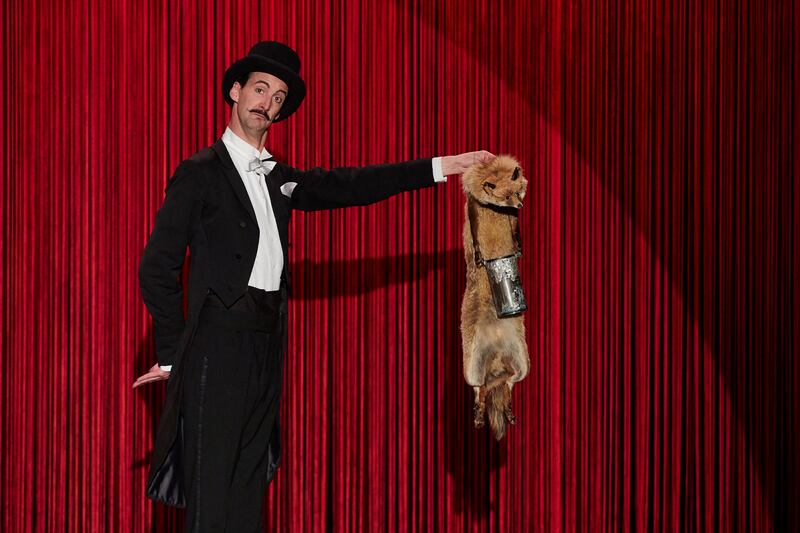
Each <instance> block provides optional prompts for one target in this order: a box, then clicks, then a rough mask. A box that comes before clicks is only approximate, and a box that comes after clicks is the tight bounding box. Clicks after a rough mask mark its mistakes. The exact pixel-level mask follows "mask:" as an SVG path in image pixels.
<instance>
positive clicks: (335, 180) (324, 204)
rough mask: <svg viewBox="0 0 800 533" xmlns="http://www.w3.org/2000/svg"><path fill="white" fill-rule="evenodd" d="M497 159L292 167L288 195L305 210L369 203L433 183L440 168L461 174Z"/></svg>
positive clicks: (474, 156)
mask: <svg viewBox="0 0 800 533" xmlns="http://www.w3.org/2000/svg"><path fill="white" fill-rule="evenodd" d="M493 158H494V155H492V154H491V153H489V152H486V151H478V152H467V153H464V154H459V155H456V156H446V157H442V158H434V159H433V160H431V159H417V160H414V161H406V162H403V163H396V164H391V165H370V166H366V167H340V168H334V169H331V170H325V169H322V168H313V169H311V170H307V171H300V170H296V169H291V168H290V169H289V171H290V172H291V175H290V177H289V181H288V183H287V185H289V184H291V187H289V188H286V186H284V188H283V189H282V190H284V194H286V195H287V196H289V197H290V198H291V203H292V208H293V209H300V210H303V211H316V210H320V209H335V208H337V207H348V206H354V205H367V204H371V203H374V202H377V201H380V200H383V199H385V198H388V197H390V196H392V195H394V194H398V193H401V192H404V191H412V190H415V189H420V188H423V187H428V186H431V185H433V184H434V183H435V182H436V181H439V180H437V179H436V178H437V176H436V174H437V172H436V167H437V165H440V168H441V173H442V175H443V176H448V175H452V174H461V173H463V172H464V171H465V170H466V169H467V168H469V167H470V166H471V165H473V164H475V163H479V162H482V161H487V160H491V159H493Z"/></svg>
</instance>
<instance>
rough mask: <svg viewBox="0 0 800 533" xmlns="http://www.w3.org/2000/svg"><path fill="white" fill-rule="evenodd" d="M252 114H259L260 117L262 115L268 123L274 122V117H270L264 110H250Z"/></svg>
mask: <svg viewBox="0 0 800 533" xmlns="http://www.w3.org/2000/svg"><path fill="white" fill-rule="evenodd" d="M250 112H251V113H258V114H259V115H261V116H262V117H264V118H266V119H267V121H268V122H272V117H271V116H269V113H267V112H266V111H264V110H263V109H255V108H254V109H250Z"/></svg>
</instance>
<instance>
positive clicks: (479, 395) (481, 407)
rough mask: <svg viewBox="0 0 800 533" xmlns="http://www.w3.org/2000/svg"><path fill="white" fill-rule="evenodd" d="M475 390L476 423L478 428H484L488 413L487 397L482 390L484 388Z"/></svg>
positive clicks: (475, 388) (474, 408) (474, 410)
mask: <svg viewBox="0 0 800 533" xmlns="http://www.w3.org/2000/svg"><path fill="white" fill-rule="evenodd" d="M472 388H473V389H474V390H475V406H474V407H473V412H474V420H473V421H474V423H475V427H476V428H482V427H483V423H484V415H485V413H486V397H485V396H484V394H483V391H482V390H481V389H482V388H483V387H472Z"/></svg>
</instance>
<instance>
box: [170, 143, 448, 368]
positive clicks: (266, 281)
mask: <svg viewBox="0 0 800 533" xmlns="http://www.w3.org/2000/svg"><path fill="white" fill-rule="evenodd" d="M222 142H223V143H224V144H225V148H226V149H227V150H228V154H230V156H231V159H232V160H233V165H234V166H235V167H236V170H237V172H239V177H241V178H242V182H243V183H244V188H245V189H246V190H247V196H249V197H250V203H251V204H253V211H255V213H256V221H257V222H258V230H259V236H258V249H257V250H256V259H255V261H254V262H253V270H252V272H251V273H250V281H248V283H247V284H248V285H249V286H251V287H256V288H258V289H263V290H265V291H275V290H278V289H279V288H280V284H281V273H282V272H283V248H282V247H281V240H280V236H279V234H278V224H277V222H275V213H274V212H273V211H272V202H271V201H270V198H269V190H268V189H267V176H268V175H269V172H271V171H272V169H273V168H275V162H274V161H267V162H266V163H264V166H266V167H267V169H268V170H267V173H264V171H263V170H261V169H259V170H249V168H250V161H252V160H253V159H256V158H258V159H261V160H264V159H268V158H270V157H272V155H271V154H270V153H269V152H268V151H267V150H266V149H265V148H262V150H261V152H260V153H259V151H258V150H256V149H255V148H254V147H253V146H251V145H250V144H249V143H248V142H247V141H245V140H244V139H242V138H241V137H239V136H238V135H236V134H235V133H233V131H232V130H231V129H230V128H225V133H223V134H222ZM432 165H433V181H436V182H443V181H447V176H445V175H444V174H442V158H441V157H434V158H433V160H432ZM293 189H294V188H293V187H283V188H282V189H281V191H282V192H283V194H284V195H286V196H289V197H291V195H292V191H293ZM161 369H162V370H166V371H168V372H169V371H170V370H171V369H172V365H164V366H162V367H161Z"/></svg>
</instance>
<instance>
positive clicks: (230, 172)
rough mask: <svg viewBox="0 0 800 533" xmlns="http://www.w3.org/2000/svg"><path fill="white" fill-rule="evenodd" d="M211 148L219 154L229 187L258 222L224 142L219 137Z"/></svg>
mask: <svg viewBox="0 0 800 533" xmlns="http://www.w3.org/2000/svg"><path fill="white" fill-rule="evenodd" d="M211 148H212V149H213V150H214V151H215V152H216V153H217V155H218V156H219V159H220V161H221V162H222V166H223V168H224V171H225V172H224V173H225V177H226V178H227V179H228V181H229V182H230V184H231V187H233V190H234V191H235V192H236V196H237V197H238V198H239V201H240V202H241V203H242V205H243V206H244V208H245V209H246V210H247V212H248V213H249V214H250V218H251V219H253V222H256V223H258V221H257V220H256V212H255V211H254V210H253V204H252V203H250V197H249V196H248V195H247V189H245V188H244V183H243V182H242V177H241V176H240V175H239V172H238V171H237V170H236V167H235V166H233V161H232V160H231V156H230V154H228V150H227V149H226V148H225V143H223V142H222V139H220V140H218V141H217V142H215V143H214V146H212V147H211Z"/></svg>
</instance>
